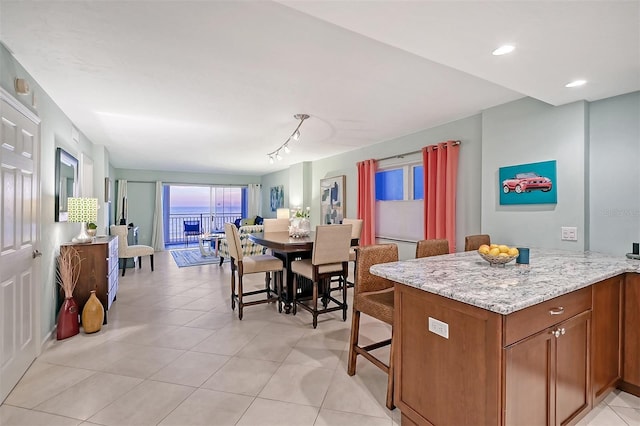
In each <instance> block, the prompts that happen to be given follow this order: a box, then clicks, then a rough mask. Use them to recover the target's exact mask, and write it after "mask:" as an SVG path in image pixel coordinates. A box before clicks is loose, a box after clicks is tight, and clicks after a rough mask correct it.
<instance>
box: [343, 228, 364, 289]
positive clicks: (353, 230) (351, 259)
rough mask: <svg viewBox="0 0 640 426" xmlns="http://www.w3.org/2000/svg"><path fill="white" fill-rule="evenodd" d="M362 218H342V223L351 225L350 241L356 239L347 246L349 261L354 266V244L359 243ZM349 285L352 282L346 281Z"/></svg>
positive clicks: (350, 285) (351, 285)
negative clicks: (355, 241)
mask: <svg viewBox="0 0 640 426" xmlns="http://www.w3.org/2000/svg"><path fill="white" fill-rule="evenodd" d="M362 222H363V221H362V219H347V218H345V219H342V223H343V224H344V225H349V224H350V225H351V241H352V243H353V241H354V240H357V241H358V243H356V245H352V246H351V247H350V248H349V262H353V265H354V268H355V263H356V246H357V244H359V243H360V236H361V235H362ZM347 285H348V286H349V287H353V282H350V281H347Z"/></svg>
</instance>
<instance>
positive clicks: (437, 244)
mask: <svg viewBox="0 0 640 426" xmlns="http://www.w3.org/2000/svg"><path fill="white" fill-rule="evenodd" d="M441 254H449V240H445V239H432V240H420V241H418V244H416V259H417V258H419V257H429V256H439V255H441Z"/></svg>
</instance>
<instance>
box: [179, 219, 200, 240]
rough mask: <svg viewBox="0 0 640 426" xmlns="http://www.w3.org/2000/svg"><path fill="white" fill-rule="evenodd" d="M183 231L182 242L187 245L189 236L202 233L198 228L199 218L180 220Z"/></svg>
mask: <svg viewBox="0 0 640 426" xmlns="http://www.w3.org/2000/svg"><path fill="white" fill-rule="evenodd" d="M182 226H183V233H184V243H185V246H186V247H189V237H196V239H197V238H198V236H199V235H200V234H202V231H201V230H200V221H199V220H185V221H183V222H182Z"/></svg>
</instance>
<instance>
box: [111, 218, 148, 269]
mask: <svg viewBox="0 0 640 426" xmlns="http://www.w3.org/2000/svg"><path fill="white" fill-rule="evenodd" d="M109 230H110V231H111V235H117V236H118V258H119V259H125V261H124V262H122V263H123V265H122V276H123V277H124V273H125V272H126V271H127V262H126V259H132V258H134V257H137V258H138V265H139V267H140V268H142V256H149V259H150V262H151V271H152V272H153V252H154V250H153V247H151V246H145V245H142V244H135V245H129V241H127V235H128V233H129V227H128V226H127V225H111V226H110V227H109ZM134 267H135V265H134Z"/></svg>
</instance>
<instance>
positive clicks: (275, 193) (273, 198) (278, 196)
mask: <svg viewBox="0 0 640 426" xmlns="http://www.w3.org/2000/svg"><path fill="white" fill-rule="evenodd" d="M269 196H270V197H269V200H270V202H269V204H270V205H271V211H272V212H275V211H276V210H278V209H279V208H280V207H284V185H278V186H272V187H271V191H270V192H269Z"/></svg>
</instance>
